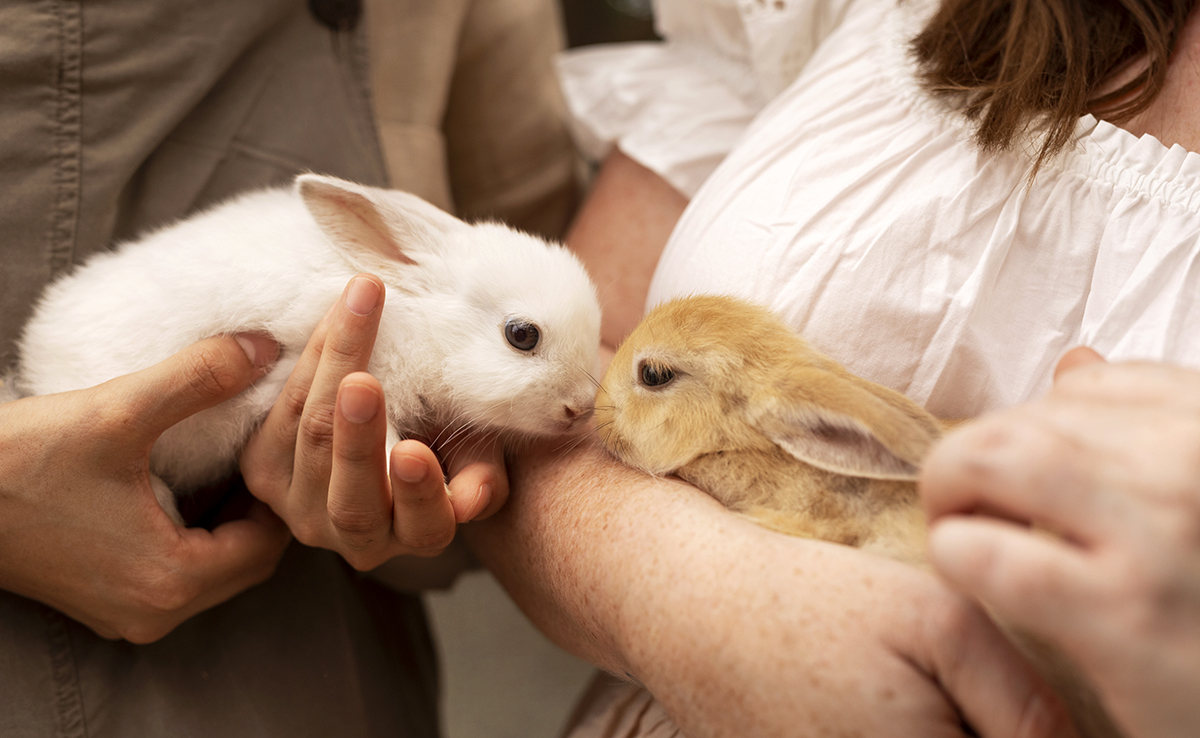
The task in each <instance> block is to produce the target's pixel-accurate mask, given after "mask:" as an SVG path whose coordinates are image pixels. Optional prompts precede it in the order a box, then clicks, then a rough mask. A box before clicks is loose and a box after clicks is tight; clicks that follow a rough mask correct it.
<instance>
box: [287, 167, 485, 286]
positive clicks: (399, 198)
mask: <svg viewBox="0 0 1200 738" xmlns="http://www.w3.org/2000/svg"><path fill="white" fill-rule="evenodd" d="M296 191H297V192H298V193H299V194H300V198H301V199H302V200H303V201H304V205H305V207H307V208H308V211H309V213H311V214H312V216H313V219H314V220H316V222H317V225H318V226H319V227H320V228H321V230H322V231H324V233H325V235H326V236H327V237H328V238H329V240H330V241H331V242H332V243H333V245H334V247H335V248H337V249H338V250H339V251H340V252H341V253H342V255H343V256H345V257H346V259H347V260H348V261H350V263H351V264H353V265H355V266H356V267H358V268H360V269H363V270H364V271H370V272H378V271H380V270H381V268H382V269H383V270H386V269H388V268H390V267H393V266H395V264H396V263H397V262H399V263H402V264H416V263H417V261H418V259H419V258H420V256H421V254H422V253H428V252H430V251H434V250H436V249H437V248H438V247H439V245H440V244H442V243H444V242H445V240H446V237H447V236H448V235H449V234H450V233H451V232H453V231H454V230H456V229H458V228H464V227H466V226H465V224H464V223H463V222H462V221H460V220H458V219H457V218H455V217H454V216H452V215H450V214H448V213H445V212H443V211H441V210H439V209H438V208H437V207H435V206H433V205H431V204H429V203H427V202H425V201H424V200H422V199H421V198H419V197H417V196H416V195H410V194H408V193H405V192H397V191H394V190H382V189H378V188H375V187H365V186H363V185H358V184H354V183H353V182H347V181H345V180H341V179H337V178H335V177H324V176H321V175H317V174H302V175H300V176H299V177H297V178H296Z"/></svg>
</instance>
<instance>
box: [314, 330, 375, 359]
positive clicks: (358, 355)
mask: <svg viewBox="0 0 1200 738" xmlns="http://www.w3.org/2000/svg"><path fill="white" fill-rule="evenodd" d="M364 353H365V352H364V347H363V345H362V342H361V341H359V340H356V339H355V338H354V337H351V336H346V335H344V334H343V333H342V332H340V331H336V332H334V333H332V334H331V335H330V336H329V338H328V339H326V341H325V347H324V349H323V350H322V352H321V360H322V361H325V360H328V361H330V362H332V363H333V364H334V365H335V366H339V367H352V366H358V365H359V364H361V363H362V362H363V356H364Z"/></svg>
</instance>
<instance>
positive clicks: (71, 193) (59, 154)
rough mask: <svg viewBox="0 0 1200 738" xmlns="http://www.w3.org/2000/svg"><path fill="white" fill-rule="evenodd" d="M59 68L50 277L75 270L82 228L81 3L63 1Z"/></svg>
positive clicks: (70, 0) (79, 1) (60, 21)
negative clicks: (74, 263) (74, 260)
mask: <svg viewBox="0 0 1200 738" xmlns="http://www.w3.org/2000/svg"><path fill="white" fill-rule="evenodd" d="M57 9H58V21H59V66H58V86H57V90H56V93H57V94H56V108H57V109H56V110H55V123H56V127H55V128H56V130H55V151H54V158H55V171H54V184H55V189H56V192H55V198H54V206H53V213H52V216H51V219H50V233H49V239H48V240H49V243H50V254H49V258H50V273H51V275H52V276H57V275H59V274H61V273H63V272H64V271H66V270H67V269H69V268H70V266H71V261H72V259H73V257H74V255H75V236H76V230H77V228H78V225H79V196H80V185H81V182H80V179H81V169H82V161H81V158H82V149H83V141H82V138H83V133H82V117H83V116H82V112H83V111H82V102H81V97H82V84H83V80H82V77H83V19H82V12H83V11H82V8H81V0H60V2H58V3H57Z"/></svg>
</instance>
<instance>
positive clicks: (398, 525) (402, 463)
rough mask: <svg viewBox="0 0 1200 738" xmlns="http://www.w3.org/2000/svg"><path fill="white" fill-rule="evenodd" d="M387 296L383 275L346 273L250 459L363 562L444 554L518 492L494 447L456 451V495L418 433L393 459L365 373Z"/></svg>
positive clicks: (308, 530) (285, 513) (262, 479)
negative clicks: (462, 531) (469, 453)
mask: <svg viewBox="0 0 1200 738" xmlns="http://www.w3.org/2000/svg"><path fill="white" fill-rule="evenodd" d="M383 301H384V289H383V283H382V282H381V281H380V280H379V278H378V277H376V276H374V275H370V274H360V275H358V276H357V277H355V278H354V279H352V280H351V281H350V283H349V284H347V286H346V290H345V292H344V293H343V296H342V300H341V301H339V302H338V303H337V304H335V305H334V306H333V308H332V309H331V310H330V312H329V313H328V315H327V316H326V317H325V319H324V320H323V321H322V323H321V325H320V326H319V327H318V328H317V330H316V331H315V332H314V334H313V336H312V339H311V340H310V341H309V343H308V346H307V347H306V348H305V350H304V353H303V354H302V355H301V358H300V360H299V362H298V363H297V366H296V368H295V369H294V370H293V371H292V374H291V377H290V378H289V379H288V382H287V385H286V386H285V387H284V391H283V394H282V396H281V397H280V400H279V401H278V402H277V403H276V405H275V407H274V408H272V410H271V412H270V414H269V415H268V416H267V419H266V421H265V422H264V423H263V426H262V427H261V428H260V429H259V431H258V432H257V433H256V434H255V435H254V437H253V438H251V440H250V443H249V444H248V445H247V447H246V449H245V450H244V451H243V453H242V458H241V469H242V473H243V475H244V476H245V478H246V485H247V487H248V488H249V489H250V490H251V491H252V492H253V493H254V494H255V496H257V497H258V498H259V499H260V500H262V501H264V502H266V503H267V504H269V505H270V506H271V509H272V510H274V511H275V513H276V514H277V515H279V517H280V518H282V519H283V520H284V521H285V522H286V523H287V525H288V528H289V529H291V531H292V532H293V533H294V534H295V536H296V538H297V539H298V540H299V541H300V542H301V543H304V544H306V545H310V546H318V547H321V548H327V549H330V550H332V551H336V552H338V553H340V554H341V555H342V556H343V557H344V558H345V559H346V561H347V562H349V563H350V564H351V565H352V566H354V567H355V568H356V569H359V570H364V571H365V570H368V569H373V568H375V567H377V566H379V565H381V564H382V563H384V562H385V561H388V560H389V559H392V558H394V557H396V556H401V555H417V556H435V555H437V554H439V553H441V552H442V551H443V550H444V549H445V547H446V546H447V545H449V543H450V541H451V540H453V538H454V534H455V530H456V526H457V525H458V524H459V523H463V522H466V521H468V520H473V519H478V518H482V517H486V516H488V515H490V514H492V513H493V512H494V511H495V510H496V509H498V508H499V507H500V506H501V505H503V504H504V500H505V499H506V498H507V495H508V484H507V480H506V479H505V477H504V475H503V473H502V469H501V467H500V463H499V454H500V451H499V448H498V447H496V446H492V445H489V446H484V447H483V448H480V449H474V451H475V453H478V454H481V455H482V456H483V458H486V459H488V462H487V463H483V462H476V461H475V459H474V458H470V459H468V458H460V457H458V456H456V455H453V454H452V453H450V451H451V450H449V449H448V450H447V453H448V459H449V464H448V467H447V469H448V471H449V472H450V477H451V480H450V492H451V494H450V496H447V494H446V488H445V486H444V485H443V477H442V469H441V466H440V465H439V462H438V459H437V457H436V456H434V454H433V452H432V451H431V450H430V449H429V447H428V446H427V445H425V444H423V443H421V442H419V441H415V440H405V441H401V442H400V443H399V444H397V445H396V447H395V448H394V449H392V454H391V463H390V465H388V464H385V460H386V449H385V445H386V434H387V423H386V417H385V413H384V411H383V407H384V397H383V389H382V388H381V387H380V385H379V381H378V380H377V379H375V377H373V376H371V375H370V374H368V373H367V372H366V368H367V362H368V361H369V360H370V356H371V347H372V345H373V344H374V341H375V335H376V333H377V331H378V329H379V319H380V316H381V315H382V311H383Z"/></svg>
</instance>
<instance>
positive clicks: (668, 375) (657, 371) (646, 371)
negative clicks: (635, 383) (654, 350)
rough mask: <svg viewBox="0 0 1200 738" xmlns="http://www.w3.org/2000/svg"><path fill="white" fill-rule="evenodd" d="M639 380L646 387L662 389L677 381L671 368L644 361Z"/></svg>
mask: <svg viewBox="0 0 1200 738" xmlns="http://www.w3.org/2000/svg"><path fill="white" fill-rule="evenodd" d="M638 379H639V380H640V381H641V383H642V385H643V386H645V387H650V388H655V387H662V386H665V385H667V384H670V383H671V380H673V379H675V372H674V370H672V369H671V367H669V366H663V365H662V364H654V363H652V362H649V361H643V362H642V366H641V367H640V368H639V369H638Z"/></svg>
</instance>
